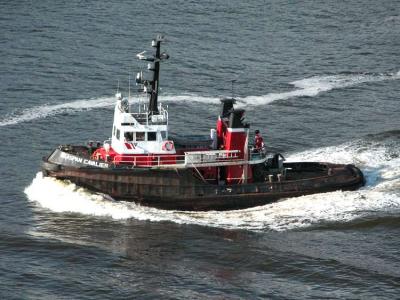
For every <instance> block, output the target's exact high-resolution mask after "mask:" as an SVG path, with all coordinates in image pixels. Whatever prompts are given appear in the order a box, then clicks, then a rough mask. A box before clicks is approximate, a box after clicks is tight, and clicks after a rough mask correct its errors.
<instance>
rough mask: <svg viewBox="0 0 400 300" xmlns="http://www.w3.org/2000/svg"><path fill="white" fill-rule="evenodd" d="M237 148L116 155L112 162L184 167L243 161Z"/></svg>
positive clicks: (141, 165) (146, 165) (139, 165)
mask: <svg viewBox="0 0 400 300" xmlns="http://www.w3.org/2000/svg"><path fill="white" fill-rule="evenodd" d="M239 154H240V151H239V150H211V151H193V152H185V154H173V155H165V154H164V155H140V156H139V155H129V156H128V155H116V156H114V163H116V164H124V165H132V166H138V167H149V166H151V167H159V168H168V167H173V168H185V167H191V166H192V167H207V166H216V165H234V164H240V163H243V162H244V160H243V159H241V158H240V156H239Z"/></svg>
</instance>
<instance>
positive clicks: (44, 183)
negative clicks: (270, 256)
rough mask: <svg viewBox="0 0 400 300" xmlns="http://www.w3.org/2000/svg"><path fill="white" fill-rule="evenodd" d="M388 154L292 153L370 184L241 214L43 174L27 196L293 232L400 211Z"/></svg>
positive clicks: (356, 149)
mask: <svg viewBox="0 0 400 300" xmlns="http://www.w3.org/2000/svg"><path fill="white" fill-rule="evenodd" d="M387 150H388V149H387V148H385V147H384V146H377V145H372V146H371V147H365V146H363V145H362V144H358V143H353V144H345V145H341V146H336V147H326V148H320V149H314V150H308V151H305V152H302V153H296V154H293V155H290V156H289V157H288V160H292V161H293V160H297V159H299V158H301V159H302V160H314V161H320V160H325V161H332V162H341V163H357V164H358V165H360V166H361V167H362V169H363V172H364V173H365V174H366V176H367V185H366V187H364V188H362V189H360V190H358V191H350V192H349V191H346V192H342V191H336V192H332V193H323V194H315V195H309V196H303V197H298V198H291V199H286V200H284V201H281V202H277V203H273V204H268V205H264V206H260V207H255V208H250V209H244V210H238V211H226V212H216V211H211V212H179V211H166V210H159V209H155V208H148V207H142V206H139V205H136V204H134V203H127V202H115V201H111V200H109V199H107V197H105V196H102V195H98V194H94V193H91V192H89V191H87V190H85V189H83V188H79V187H77V186H76V185H74V184H71V183H66V182H62V181H58V180H55V179H52V178H48V177H43V176H42V174H41V173H38V174H37V176H36V178H35V179H34V180H33V182H32V184H31V185H30V186H29V187H27V188H26V189H25V193H26V194H27V196H28V198H29V199H30V200H31V201H35V202H37V203H39V204H40V205H41V206H42V207H45V208H47V209H50V210H52V211H55V212H75V213H82V214H86V215H94V216H103V217H111V218H114V219H121V220H125V219H129V218H134V219H138V220H150V221H155V222H158V221H170V222H175V223H179V224H197V225H204V226H212V227H220V228H227V229H246V230H255V231H259V230H288V229H296V228H304V227H309V226H312V225H315V224H321V223H322V224H323V223H325V222H348V221H351V220H353V219H356V218H361V217H366V216H369V215H370V214H375V213H381V212H393V211H399V212H400V190H399V186H400V158H398V157H397V158H394V159H391V158H389V156H388V154H387ZM43 191H46V192H45V193H44V192H43Z"/></svg>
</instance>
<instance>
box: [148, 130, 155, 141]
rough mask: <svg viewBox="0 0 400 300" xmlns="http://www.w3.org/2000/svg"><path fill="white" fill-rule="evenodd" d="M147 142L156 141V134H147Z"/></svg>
mask: <svg viewBox="0 0 400 300" xmlns="http://www.w3.org/2000/svg"><path fill="white" fill-rule="evenodd" d="M147 140H148V141H156V140H157V132H153V131H151V132H147Z"/></svg>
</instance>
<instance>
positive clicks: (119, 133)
mask: <svg viewBox="0 0 400 300" xmlns="http://www.w3.org/2000/svg"><path fill="white" fill-rule="evenodd" d="M120 135H121V132H120V131H119V129H117V135H116V137H117V140H119V137H120Z"/></svg>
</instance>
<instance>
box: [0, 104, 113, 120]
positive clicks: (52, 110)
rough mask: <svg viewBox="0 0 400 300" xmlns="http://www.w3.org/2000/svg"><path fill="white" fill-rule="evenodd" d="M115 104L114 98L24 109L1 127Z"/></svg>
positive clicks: (8, 118)
mask: <svg viewBox="0 0 400 300" xmlns="http://www.w3.org/2000/svg"><path fill="white" fill-rule="evenodd" d="M114 102H115V100H114V98H110V97H103V98H97V99H87V100H77V101H72V102H66V103H62V104H56V105H41V106H35V107H31V108H26V109H23V110H22V111H20V112H16V113H14V114H11V115H9V116H7V117H6V118H5V119H3V120H2V121H0V126H7V125H13V124H17V123H21V122H28V121H32V120H36V119H41V118H46V117H49V116H53V115H57V114H62V113H66V112H76V111H83V110H90V109H93V108H100V107H107V106H111V105H113V104H114Z"/></svg>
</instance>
